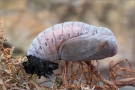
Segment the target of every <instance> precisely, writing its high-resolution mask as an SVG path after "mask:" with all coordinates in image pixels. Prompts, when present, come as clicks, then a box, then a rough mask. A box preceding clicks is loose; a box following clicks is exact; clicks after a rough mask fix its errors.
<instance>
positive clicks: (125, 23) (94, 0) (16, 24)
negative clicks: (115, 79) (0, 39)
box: [0, 0, 135, 78]
mask: <svg viewBox="0 0 135 90" xmlns="http://www.w3.org/2000/svg"><path fill="white" fill-rule="evenodd" d="M0 21H3V23H2V27H3V29H4V32H5V37H6V39H7V40H8V41H7V42H6V43H5V46H6V47H12V46H15V47H16V48H15V51H14V55H15V56H20V55H21V56H25V55H26V53H27V51H28V49H29V46H30V44H31V42H32V40H33V39H34V38H35V37H36V36H37V34H38V33H40V32H41V31H43V30H45V29H46V28H48V27H51V26H52V25H54V24H58V23H63V22H67V21H81V22H85V23H88V24H91V25H94V26H104V27H107V28H109V29H111V30H112V32H113V33H114V35H115V36H116V38H117V40H118V48H119V51H118V54H117V55H115V56H114V57H112V58H107V59H105V60H101V61H100V63H101V64H100V68H99V69H100V70H101V72H103V73H102V74H103V76H104V77H105V78H108V73H107V71H109V69H108V68H106V67H108V64H109V62H110V60H115V61H116V62H117V61H120V60H122V59H128V60H129V61H130V62H131V63H132V65H133V66H134V67H135V1H134V0H111V1H110V0H0ZM104 71H105V73H104Z"/></svg>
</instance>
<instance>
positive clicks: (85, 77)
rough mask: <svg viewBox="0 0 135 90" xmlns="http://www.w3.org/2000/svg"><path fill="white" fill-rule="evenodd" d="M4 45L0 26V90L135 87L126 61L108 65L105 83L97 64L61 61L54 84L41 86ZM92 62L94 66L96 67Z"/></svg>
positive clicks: (133, 73)
mask: <svg viewBox="0 0 135 90" xmlns="http://www.w3.org/2000/svg"><path fill="white" fill-rule="evenodd" d="M5 41H6V38H5V37H4V32H3V29H2V27H1V22H0V90H57V89H70V90H73V89H74V90H119V88H120V87H124V86H133V87H135V69H133V68H132V66H131V64H130V62H129V61H128V60H127V59H124V60H121V61H119V62H114V61H111V62H110V64H109V67H110V78H109V80H106V79H104V78H103V77H102V75H101V74H100V72H99V70H98V66H99V62H98V61H89V62H72V61H68V62H67V61H61V62H64V65H61V67H60V70H61V71H60V73H57V74H55V76H56V79H55V81H52V80H51V79H50V80H48V81H44V82H42V83H45V82H46V83H47V82H52V83H53V85H52V86H51V87H47V86H41V85H40V84H41V83H37V82H36V78H37V76H36V75H33V76H31V75H28V74H26V72H25V71H24V69H23V66H22V62H24V61H26V60H27V58H26V57H22V56H20V57H18V58H13V57H12V54H13V51H14V48H15V47H12V48H4V46H3V44H4V42H5ZM93 62H94V63H95V62H96V65H94V64H93ZM121 63H127V67H122V66H120V64H121ZM75 67H76V69H74V68H75ZM117 78H118V79H117Z"/></svg>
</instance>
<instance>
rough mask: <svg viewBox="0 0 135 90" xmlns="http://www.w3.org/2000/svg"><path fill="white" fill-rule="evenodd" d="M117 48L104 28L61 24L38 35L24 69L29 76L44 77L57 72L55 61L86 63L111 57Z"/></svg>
mask: <svg viewBox="0 0 135 90" xmlns="http://www.w3.org/2000/svg"><path fill="white" fill-rule="evenodd" d="M117 51H118V44H117V41H116V38H115V36H114V34H113V33H112V32H111V31H110V30H109V29H108V28H105V27H96V26H92V25H88V24H86V23H83V22H65V23H61V24H56V25H54V26H52V27H50V28H47V29H46V30H44V31H42V32H41V33H39V34H38V35H37V37H36V38H35V39H34V40H33V42H32V44H31V46H30V49H29V51H28V52H27V58H28V61H27V62H23V66H24V69H25V71H26V72H27V73H29V74H37V75H38V76H39V77H40V76H41V75H43V76H45V77H48V76H49V75H52V74H53V70H55V69H58V64H57V63H55V62H53V61H55V60H65V61H90V60H100V59H104V58H107V57H112V56H114V55H115V54H116V53H117Z"/></svg>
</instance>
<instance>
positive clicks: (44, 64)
mask: <svg viewBox="0 0 135 90" xmlns="http://www.w3.org/2000/svg"><path fill="white" fill-rule="evenodd" d="M27 58H28V61H25V62H23V63H22V65H23V67H24V70H25V71H26V73H28V74H31V75H33V74H37V75H38V77H39V78H40V77H41V76H44V77H46V78H49V76H52V74H53V70H56V69H58V63H55V62H51V61H46V60H43V59H40V58H37V57H35V56H32V55H29V56H27Z"/></svg>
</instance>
